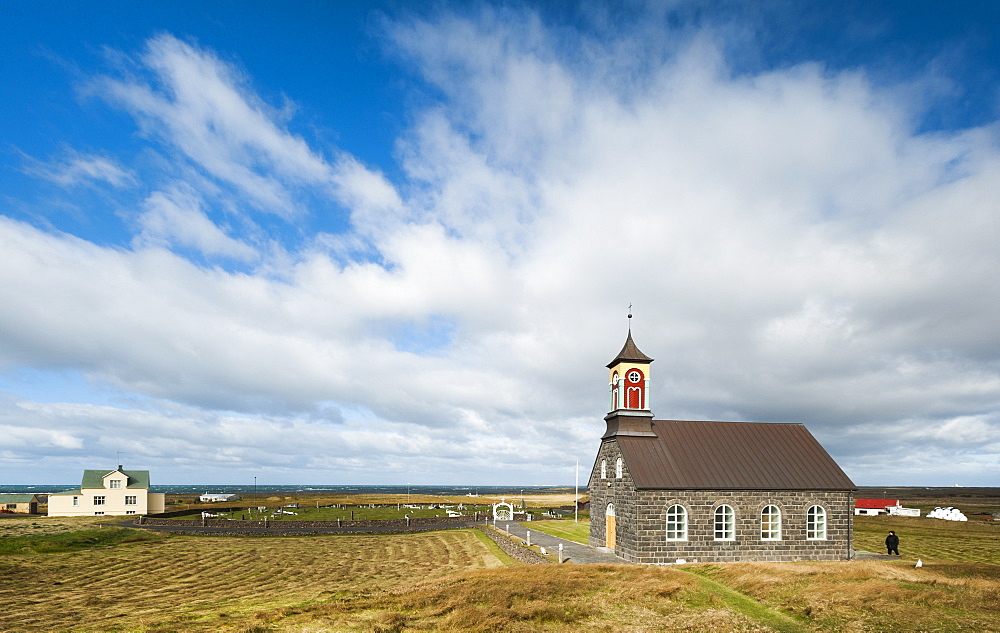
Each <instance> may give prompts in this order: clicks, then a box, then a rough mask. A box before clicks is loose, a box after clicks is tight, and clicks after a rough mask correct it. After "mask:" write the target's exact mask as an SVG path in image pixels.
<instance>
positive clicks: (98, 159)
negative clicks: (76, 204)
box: [25, 150, 136, 188]
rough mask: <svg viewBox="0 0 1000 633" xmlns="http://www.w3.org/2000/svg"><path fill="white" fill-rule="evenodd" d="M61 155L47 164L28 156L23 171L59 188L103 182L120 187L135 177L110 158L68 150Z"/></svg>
mask: <svg viewBox="0 0 1000 633" xmlns="http://www.w3.org/2000/svg"><path fill="white" fill-rule="evenodd" d="M65 154H66V156H65V157H63V158H61V159H58V160H53V161H50V162H48V163H44V162H41V161H37V160H35V159H32V158H30V157H28V158H27V160H28V164H27V166H26V167H25V171H26V172H28V173H30V174H32V175H34V176H38V177H40V178H44V179H46V180H50V181H52V182H54V183H56V184H57V185H60V186H62V187H73V186H77V185H89V184H94V183H106V184H109V185H111V186H112V187H118V188H121V187H127V186H131V185H134V184H135V182H136V177H135V174H134V173H132V172H131V170H129V169H126V168H124V167H122V166H121V165H119V164H118V162H117V161H115V160H114V159H113V158H111V157H108V156H100V155H96V154H81V153H79V152H76V151H72V150H67V151H66V152H65Z"/></svg>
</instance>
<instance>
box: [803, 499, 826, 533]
mask: <svg viewBox="0 0 1000 633" xmlns="http://www.w3.org/2000/svg"><path fill="white" fill-rule="evenodd" d="M825 538H826V509H825V508H823V506H812V507H810V508H809V510H808V511H807V512H806V539H808V540H810V541H821V540H823V539H825Z"/></svg>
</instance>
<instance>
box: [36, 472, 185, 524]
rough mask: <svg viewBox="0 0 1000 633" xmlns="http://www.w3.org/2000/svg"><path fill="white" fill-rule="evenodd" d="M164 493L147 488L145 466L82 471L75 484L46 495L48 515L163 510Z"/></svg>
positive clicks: (129, 512) (147, 474)
mask: <svg viewBox="0 0 1000 633" xmlns="http://www.w3.org/2000/svg"><path fill="white" fill-rule="evenodd" d="M165 504H166V495H164V494H163V493H159V492H150V491H149V471H148V470H124V469H122V467H121V466H119V467H118V468H117V469H115V470H112V471H110V472H108V471H106V470H85V471H83V482H82V483H81V484H80V487H79V488H74V489H73V490H67V491H65V492H57V493H54V494H50V495H49V516H50V517H71V516H95V515H96V516H100V515H102V514H106V515H111V516H122V515H126V514H155V513H157V512H163V508H164V506H165Z"/></svg>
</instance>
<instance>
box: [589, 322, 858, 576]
mask: <svg viewBox="0 0 1000 633" xmlns="http://www.w3.org/2000/svg"><path fill="white" fill-rule="evenodd" d="M652 362H653V359H652V358H650V357H648V356H646V355H645V354H643V353H642V352H641V351H639V348H638V347H636V345H635V343H634V342H633V340H632V332H631V329H630V330H629V333H628V338H627V339H626V341H625V346H624V347H622V351H621V352H619V354H618V356H616V357H615V359H614V360H613V361H611V362H610V363H609V364H608V369H609V370H610V378H611V379H610V384H609V391H610V395H611V412H610V413H608V414H607V416H605V418H604V420H605V422H606V423H607V430H606V431H605V433H604V436H603V437H601V447H600V449H599V450H598V453H597V459H596V461H595V463H594V468H593V470H592V471H591V474H590V481H589V484H588V485H589V487H590V544H591V545H592V546H594V547H602V548H608V549H610V550H613V551H614V552H615V554H617V555H618V556H619V557H621V558H622V559H624V560H626V561H630V562H635V563H649V564H667V563H677V562H678V561H687V562H695V561H697V562H736V561H799V560H845V559H848V558H850V556H851V548H852V536H853V535H852V522H851V521H852V516H853V514H852V513H853V496H854V491H855V490H857V488H856V487H855V485H854V484H853V483H852V482H851V480H850V479H849V478H848V477H847V475H846V474H844V471H842V470H841V469H840V467H839V466H838V465H837V463H836V462H835V461H833V458H832V457H830V455H829V454H828V453H827V452H826V451H825V450H824V449H823V447H822V446H820V444H819V442H817V441H816V439H815V438H814V437H813V436H812V434H811V433H809V431H808V430H807V429H806V428H805V426H803V425H801V424H772V423H759V422H707V421H685V420H654V419H653V413H652V411H651V410H650V406H649V398H650V393H649V384H650V382H649V372H650V364H651V363H652Z"/></svg>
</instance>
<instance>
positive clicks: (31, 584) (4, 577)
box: [0, 531, 501, 631]
mask: <svg viewBox="0 0 1000 633" xmlns="http://www.w3.org/2000/svg"><path fill="white" fill-rule="evenodd" d="M500 565H501V563H500V562H499V561H498V560H497V558H496V557H495V556H493V555H492V554H490V553H489V551H488V550H487V549H486V547H485V546H484V545H483V544H482V543H481V542H480V541H479V539H478V538H476V537H475V536H474V535H473V534H471V533H470V532H468V531H451V532H435V533H426V534H407V535H391V536H378V537H376V536H338V537H327V538H171V539H167V540H165V541H161V542H156V543H137V544H124V545H119V546H116V547H110V548H99V549H94V550H89V551H81V552H73V553H69V554H50V555H44V556H41V555H25V556H7V557H4V558H2V559H0V604H3V605H4V608H3V609H2V610H0V630H4V631H17V630H38V629H50V630H66V629H70V628H78V629H79V630H84V631H112V630H123V631H124V630H127V631H137V630H159V629H162V628H166V629H173V630H178V629H183V630H217V629H219V628H220V627H221V628H229V627H230V625H229V622H230V621H232V622H243V621H246V620H248V618H252V617H253V614H255V613H257V612H258V611H260V610H276V609H283V608H288V607H289V606H290V605H299V604H304V603H310V602H313V601H318V600H328V599H331V598H333V597H336V596H343V595H352V594H355V593H357V592H375V593H378V592H382V591H387V590H397V589H399V588H401V587H405V586H408V585H412V584H416V583H417V582H421V581H424V580H426V579H428V578H435V577H440V576H443V575H447V574H451V573H454V572H456V571H459V570H468V569H477V568H489V567H497V566H500Z"/></svg>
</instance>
